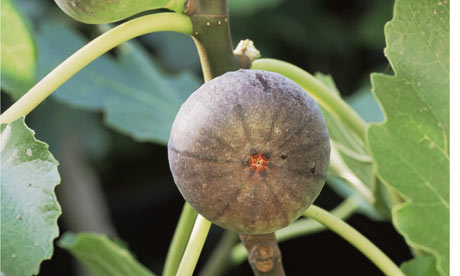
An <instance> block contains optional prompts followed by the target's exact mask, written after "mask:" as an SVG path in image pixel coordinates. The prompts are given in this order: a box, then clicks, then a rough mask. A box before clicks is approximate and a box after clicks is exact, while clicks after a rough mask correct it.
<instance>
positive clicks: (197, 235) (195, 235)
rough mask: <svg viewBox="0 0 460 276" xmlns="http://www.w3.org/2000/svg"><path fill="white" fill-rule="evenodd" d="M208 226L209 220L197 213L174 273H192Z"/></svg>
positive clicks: (209, 226)
mask: <svg viewBox="0 0 460 276" xmlns="http://www.w3.org/2000/svg"><path fill="white" fill-rule="evenodd" d="M209 228H211V222H210V221H208V220H207V219H205V218H204V217H202V216H201V215H198V217H197V218H196V221H195V225H194V226H193V230H192V234H191V235H190V240H189V242H188V244H187V248H185V252H184V256H182V260H181V262H180V265H179V268H178V269H177V274H176V275H181V276H191V275H193V271H194V270H195V266H196V264H197V263H198V258H199V257H200V254H201V250H202V249H203V246H204V243H205V241H206V237H207V236H208V232H209Z"/></svg>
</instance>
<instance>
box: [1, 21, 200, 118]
mask: <svg viewBox="0 0 460 276" xmlns="http://www.w3.org/2000/svg"><path fill="white" fill-rule="evenodd" d="M160 31H173V32H179V33H183V34H191V33H192V22H191V20H190V18H189V17H188V16H185V15H180V14H176V13H157V14H152V15H146V16H143V17H139V18H136V19H133V20H131V21H128V22H126V23H123V24H121V25H118V26H117V27H115V28H113V29H112V30H110V31H108V32H106V33H104V34H102V35H100V36H99V37H97V38H96V39H94V40H93V41H91V42H90V43H88V44H87V45H85V46H84V47H83V48H81V49H79V50H78V51H77V52H75V53H74V54H73V55H71V56H70V57H69V58H67V59H66V60H64V61H63V62H62V63H61V64H59V66H58V67H56V68H55V69H54V70H53V71H51V72H50V73H49V74H48V75H46V76H45V77H44V78H43V79H42V80H41V81H40V82H38V83H37V84H36V85H35V86H34V87H32V88H31V89H30V90H29V91H28V92H27V93H26V94H25V95H24V96H23V97H22V98H20V99H19V100H18V101H17V102H16V103H14V104H13V105H12V106H11V107H10V108H9V109H8V110H6V111H5V112H4V113H3V114H2V115H1V116H0V123H2V124H3V123H10V122H12V121H15V120H16V119H18V118H19V117H22V116H26V115H27V114H29V113H30V112H31V111H32V110H33V109H34V108H35V107H36V106H37V105H38V104H40V103H41V102H42V101H43V100H44V99H45V98H46V97H48V96H49V95H50V94H51V93H53V92H54V91H55V90H56V89H57V88H58V87H59V86H61V85H62V84H63V83H64V82H65V81H67V80H68V79H70V78H71V77H72V76H73V75H75V74H76V73H77V72H78V71H80V70H81V69H82V68H83V67H85V66H86V65H88V64H89V63H90V62H91V61H93V60H95V59H96V58H98V57H99V56H101V55H102V54H104V53H105V52H107V51H109V50H110V49H112V48H114V47H116V46H118V45H120V44H121V43H123V42H125V41H127V40H130V39H132V38H135V37H137V36H140V35H144V34H147V33H151V32H160Z"/></svg>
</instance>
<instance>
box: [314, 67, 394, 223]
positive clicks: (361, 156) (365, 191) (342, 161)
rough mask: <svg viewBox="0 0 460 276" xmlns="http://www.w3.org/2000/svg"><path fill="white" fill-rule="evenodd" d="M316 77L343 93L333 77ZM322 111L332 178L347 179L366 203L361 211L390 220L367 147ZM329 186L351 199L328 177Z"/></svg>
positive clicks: (351, 132) (339, 183) (361, 205)
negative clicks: (327, 133)
mask: <svg viewBox="0 0 460 276" xmlns="http://www.w3.org/2000/svg"><path fill="white" fill-rule="evenodd" d="M315 77H316V78H318V79H319V80H320V81H322V82H323V83H324V84H325V85H327V86H328V87H329V88H331V91H334V92H335V93H336V94H338V95H339V94H340V93H339V91H338V89H337V87H336V86H335V83H334V80H333V79H332V77H331V76H329V75H323V74H321V73H316V74H315ZM321 112H322V114H323V116H324V118H325V120H326V124H327V126H328V130H329V135H330V138H331V165H330V167H329V172H328V174H329V176H330V177H337V178H339V179H341V180H344V181H345V183H346V184H348V186H349V188H351V189H352V190H353V191H354V193H357V194H359V195H361V198H362V199H363V200H362V201H361V203H360V207H361V210H366V212H365V213H366V214H367V215H369V214H372V217H373V218H376V212H375V211H378V213H379V218H382V217H383V218H389V217H390V214H389V210H388V207H387V204H386V203H385V201H384V200H383V198H382V195H381V192H382V191H381V190H380V187H379V186H378V183H377V182H376V181H375V174H374V166H373V164H372V159H371V157H370V156H369V153H368V152H367V149H366V145H365V144H364V143H363V142H362V141H361V139H360V138H359V137H358V136H357V135H356V134H355V133H354V132H353V131H352V130H351V129H349V128H348V127H347V126H346V125H344V124H343V122H342V121H341V120H340V119H338V118H337V117H336V116H334V115H332V114H331V113H329V112H328V111H327V110H325V109H323V108H321ZM328 183H329V184H330V186H331V187H332V188H333V189H334V190H336V192H338V193H339V194H342V195H344V196H349V193H350V189H349V188H348V189H347V188H346V187H342V186H343V184H344V182H342V181H336V180H335V179H334V180H331V178H329V180H328ZM372 206H373V207H372ZM369 208H373V209H375V210H374V212H369V211H368V210H369Z"/></svg>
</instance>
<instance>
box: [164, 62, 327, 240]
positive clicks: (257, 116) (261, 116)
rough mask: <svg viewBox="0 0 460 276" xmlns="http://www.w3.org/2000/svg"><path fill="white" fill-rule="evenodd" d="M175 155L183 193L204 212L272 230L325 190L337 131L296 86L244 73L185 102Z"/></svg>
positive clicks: (174, 132)
mask: <svg viewBox="0 0 460 276" xmlns="http://www.w3.org/2000/svg"><path fill="white" fill-rule="evenodd" d="M168 156H169V164H170V168H171V171H172V174H173V177H174V181H175V183H176V185H177V187H178V188H179V191H180V192H181V194H182V195H183V196H184V198H185V199H186V200H187V201H188V202H189V203H190V205H191V206H192V207H193V208H194V209H195V210H196V211H197V212H198V213H200V214H201V215H203V216H204V217H205V218H207V219H208V220H210V221H212V222H214V223H215V224H217V225H219V226H221V227H223V228H226V229H229V230H232V231H235V232H239V233H243V234H263V233H271V232H274V231H276V230H278V229H280V228H283V227H285V226H287V225H289V223H291V222H292V221H294V220H295V219H297V218H298V217H299V216H300V215H301V214H302V213H303V212H304V211H305V210H306V209H307V208H308V207H309V206H310V205H311V204H312V202H313V201H314V200H315V199H316V197H317V196H318V194H319V192H320V191H321V189H322V188H323V186H324V182H325V180H326V176H327V170H328V167H329V157H330V143H329V133H328V130H327V127H326V123H325V120H324V118H323V116H322V114H321V112H320V109H319V107H318V105H317V104H316V102H315V101H314V100H313V99H312V98H311V97H310V96H309V95H308V94H307V93H306V92H305V91H304V90H303V89H302V88H301V87H299V86H298V85H297V84H296V83H294V82H293V81H291V80H289V79H287V78H286V77H284V76H282V75H279V74H277V73H271V72H266V71H261V70H239V71H235V72H228V73H226V74H224V75H222V76H220V77H217V78H215V79H213V80H212V81H210V82H208V83H206V84H204V85H202V86H201V87H200V88H199V89H198V90H196V91H195V92H194V93H193V94H192V95H191V96H190V97H189V98H188V99H187V101H186V102H185V103H184V104H183V105H182V106H181V108H180V110H179V112H178V114H177V116H176V119H175V120H174V123H173V126H172V129H171V135H170V139H169V143H168Z"/></svg>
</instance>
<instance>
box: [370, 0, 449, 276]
mask: <svg viewBox="0 0 460 276" xmlns="http://www.w3.org/2000/svg"><path fill="white" fill-rule="evenodd" d="M385 36H386V41H387V48H386V49H385V53H386V56H387V58H388V60H389V61H390V64H391V65H392V68H393V70H394V72H395V75H394V76H388V75H382V74H373V75H372V76H371V82H372V86H373V92H374V94H375V97H376V98H377V99H378V101H379V102H380V104H381V106H382V107H383V110H384V112H385V115H386V121H385V122H384V123H383V124H372V125H371V126H370V128H369V131H368V143H369V148H370V150H371V153H372V157H373V159H374V160H375V163H376V166H377V173H378V175H379V178H380V179H381V180H382V181H383V182H384V183H385V184H386V185H388V186H390V187H392V189H394V190H395V191H396V192H397V193H398V194H399V195H400V196H401V197H402V198H403V199H404V203H402V204H400V205H398V206H397V207H396V208H394V209H393V223H394V225H395V227H396V228H397V230H398V231H399V232H400V233H401V234H402V235H403V236H404V237H405V239H406V241H407V243H408V244H409V245H411V246H412V247H414V248H416V249H420V250H422V251H426V252H429V253H431V254H433V255H434V256H435V258H436V267H437V270H438V271H439V273H440V274H441V275H448V274H449V210H450V204H449V160H450V156H449V3H448V1H446V0H442V1H438V0H423V1H407V0H397V1H396V3H395V10H394V17H393V19H392V21H390V22H389V23H388V24H387V25H386V27H385Z"/></svg>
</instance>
